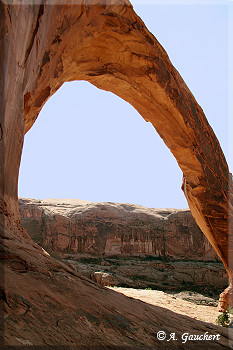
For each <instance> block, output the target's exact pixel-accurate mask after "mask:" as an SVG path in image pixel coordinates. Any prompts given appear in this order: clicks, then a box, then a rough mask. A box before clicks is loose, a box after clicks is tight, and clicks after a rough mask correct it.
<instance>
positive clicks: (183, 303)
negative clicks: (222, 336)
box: [109, 287, 221, 324]
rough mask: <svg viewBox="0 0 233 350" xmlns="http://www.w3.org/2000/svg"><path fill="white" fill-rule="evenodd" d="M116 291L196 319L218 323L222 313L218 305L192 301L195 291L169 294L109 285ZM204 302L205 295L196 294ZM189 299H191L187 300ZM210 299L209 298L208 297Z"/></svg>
mask: <svg viewBox="0 0 233 350" xmlns="http://www.w3.org/2000/svg"><path fill="white" fill-rule="evenodd" d="M109 289H112V290H114V291H116V292H119V293H122V294H124V295H126V296H128V297H130V298H134V299H139V300H142V301H144V302H145V303H147V304H151V305H156V306H160V307H164V308H166V309H168V310H171V311H174V312H176V313H178V314H180V315H186V316H189V317H192V318H194V319H197V320H200V321H204V322H209V323H213V324H216V320H217V318H218V316H219V315H220V314H221V313H220V312H219V311H218V308H217V307H214V306H206V305H198V304H196V303H194V302H191V300H192V299H193V298H195V293H187V292H186V293H184V292H183V293H179V294H174V295H172V294H168V293H164V292H162V291H158V290H144V289H133V288H121V287H117V288H116V287H114V288H113V287H109ZM198 298H199V299H200V302H201V301H202V302H203V297H202V296H200V295H198V294H196V299H198ZM185 299H189V301H187V300H185ZM206 299H208V298H206Z"/></svg>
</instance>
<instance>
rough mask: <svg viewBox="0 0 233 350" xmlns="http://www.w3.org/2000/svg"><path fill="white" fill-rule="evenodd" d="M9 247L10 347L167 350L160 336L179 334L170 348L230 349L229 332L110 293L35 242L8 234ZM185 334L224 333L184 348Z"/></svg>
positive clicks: (5, 289) (5, 295) (6, 301)
mask: <svg viewBox="0 0 233 350" xmlns="http://www.w3.org/2000/svg"><path fill="white" fill-rule="evenodd" d="M4 243H5V246H4V248H5V249H4V255H2V258H4V259H5V262H4V264H3V270H4V276H5V277H4V286H3V285H1V296H2V302H3V307H4V333H3V335H4V344H5V346H6V345H11V346H17V345H18V346H20V345H21V346H22V345H34V346H35V345H37V346H41V348H43V349H46V346H48V345H50V346H55V345H58V346H61V345H62V346H68V345H69V346H74V348H75V349H79V347H80V348H81V346H82V345H83V346H86V347H88V349H96V348H98V346H99V347H100V348H101V349H105V348H106V349H107V348H111V349H119V350H120V349H126V348H127V349H154V348H156V349H157V348H162V349H166V348H167V347H166V346H167V345H166V344H164V343H163V344H162V343H161V341H160V340H158V339H157V332H159V331H163V332H166V334H167V335H170V333H172V332H175V333H176V337H177V339H178V340H177V341H171V342H170V343H169V349H197V347H198V349H206V350H207V349H208V350H209V349H226V348H230V341H231V340H230V333H229V331H228V330H227V329H224V328H222V327H219V326H214V325H212V324H210V323H204V322H201V321H197V320H194V319H192V318H189V317H185V316H182V315H179V314H176V313H174V312H171V311H169V310H167V309H165V308H163V307H158V306H153V305H150V304H148V303H145V302H141V301H137V300H134V299H130V298H127V297H126V296H124V295H122V294H119V293H117V292H115V291H113V290H108V289H107V288H105V287H102V286H100V285H98V284H96V283H94V282H92V281H90V280H88V279H85V278H84V277H81V276H79V275H78V274H77V273H76V272H75V271H74V270H72V269H70V268H68V267H67V266H66V265H65V264H62V263H60V262H58V261H56V260H54V259H52V258H51V257H49V256H48V255H47V254H46V253H45V252H44V251H43V250H42V249H41V248H40V247H38V246H36V245H35V244H33V243H32V242H31V241H28V240H26V239H24V240H21V241H19V240H17V239H16V238H15V235H14V233H11V232H8V235H7V239H6V240H4ZM1 266H2V264H1ZM1 282H2V281H1ZM185 332H186V333H189V334H204V333H205V332H208V334H211V335H216V336H217V335H218V334H219V340H213V341H212V340H208V341H207V340H206V341H190V342H188V344H187V343H182V334H183V333H185ZM3 349H4V347H3Z"/></svg>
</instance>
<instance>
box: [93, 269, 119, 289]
mask: <svg viewBox="0 0 233 350" xmlns="http://www.w3.org/2000/svg"><path fill="white" fill-rule="evenodd" d="M91 279H92V280H93V281H95V282H97V283H99V284H101V285H102V286H110V287H113V286H117V285H118V284H119V282H118V280H117V279H116V277H114V276H113V275H111V274H110V273H106V272H102V271H96V272H93V273H92V274H91Z"/></svg>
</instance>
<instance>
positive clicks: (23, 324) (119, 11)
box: [0, 0, 233, 349]
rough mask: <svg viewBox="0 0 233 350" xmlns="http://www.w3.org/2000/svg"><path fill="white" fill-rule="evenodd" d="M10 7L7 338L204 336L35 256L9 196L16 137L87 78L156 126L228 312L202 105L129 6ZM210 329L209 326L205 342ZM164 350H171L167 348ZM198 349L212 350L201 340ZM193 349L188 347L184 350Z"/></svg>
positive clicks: (5, 69) (5, 61) (0, 182)
mask: <svg viewBox="0 0 233 350" xmlns="http://www.w3.org/2000/svg"><path fill="white" fill-rule="evenodd" d="M13 3H14V5H12V3H11V4H9V3H8V2H6V1H4V2H3V1H2V0H1V1H0V89H1V95H0V148H1V152H0V157H1V159H0V209H1V222H0V224H1V237H2V242H1V243H2V246H3V247H4V248H2V250H1V252H2V258H3V260H4V261H5V267H4V271H5V274H4V278H5V279H4V284H3V282H2V283H1V295H2V297H3V300H4V306H5V311H6V314H5V322H6V327H5V339H7V342H8V343H10V344H12V343H14V342H16V338H17V339H20V335H21V337H22V335H23V337H24V339H23V340H22V339H21V342H22V341H25V342H27V341H28V342H32V338H33V335H34V338H33V339H34V343H35V344H38V343H40V344H41V342H43V344H44V343H46V344H51V343H56V344H58V343H59V344H69V345H71V344H72V343H75V342H76V343H78V344H84V345H88V344H93V340H96V342H97V344H99V345H101V346H102V345H106V344H109V342H111V341H112V339H114V344H117V345H119V344H121V345H122V344H126V345H128V344H132V343H133V344H140V346H139V347H140V349H141V345H142V343H143V344H147V345H151V344H152V345H153V346H154V344H157V340H155V338H156V337H155V334H156V332H157V331H158V330H160V329H161V325H163V327H164V328H166V330H167V331H170V330H171V331H174V327H175V330H177V334H180V333H181V329H182V331H183V330H184V329H187V331H190V332H191V331H192V330H193V329H198V328H199V329H201V330H202V331H203V330H207V329H208V331H209V330H210V328H207V326H206V325H203V324H201V325H200V323H199V322H194V321H192V320H191V321H190V320H189V319H185V321H184V318H182V317H180V316H177V315H174V314H170V315H169V316H167V315H166V317H165V316H164V314H163V313H161V312H160V311H161V310H159V309H158V308H156V309H153V310H152V309H151V307H147V306H144V305H141V303H136V304H135V302H132V301H126V299H125V297H123V296H122V297H121V299H116V297H115V294H112V292H109V291H106V290H104V289H100V287H97V286H96V285H95V284H91V283H90V282H89V281H85V280H83V279H82V278H80V277H79V276H77V275H76V274H73V272H71V271H68V270H67V269H66V268H65V267H63V265H62V264H60V263H58V262H54V261H53V260H52V259H51V258H50V257H47V256H46V255H44V253H43V252H42V251H41V248H38V247H37V246H36V245H34V244H33V242H32V241H31V240H30V239H29V237H28V235H27V234H26V232H25V230H23V228H22V226H21V225H20V217H19V211H18V195H17V188H18V185H17V184H18V171H19V165H20V158H21V153H22V146H23V140H24V134H25V132H27V130H29V129H30V127H31V126H32V125H33V123H34V122H35V120H36V118H37V116H38V114H39V112H40V110H41V108H42V107H43V105H44V103H45V102H46V100H47V99H48V98H49V97H50V96H51V95H52V94H53V93H54V92H55V91H56V90H57V89H58V88H59V87H60V86H61V85H62V84H63V83H64V82H66V81H71V80H87V81H89V82H90V83H92V84H94V85H95V86H97V87H99V88H101V89H104V90H108V91H111V92H113V93H115V94H117V95H118V96H120V97H121V98H123V99H124V100H126V101H127V102H129V103H130V104H131V105H132V106H134V108H136V109H137V110H138V112H139V113H140V114H141V115H142V117H143V118H145V120H147V121H149V122H151V123H152V124H153V125H154V127H155V129H156V130H157V132H158V133H159V135H160V136H161V137H162V139H163V140H164V142H165V144H166V145H167V146H168V147H169V149H170V150H171V152H172V154H173V155H174V157H175V158H176V159H177V162H178V164H179V166H180V168H181V170H182V171H183V174H184V179H183V186H182V188H183V191H184V193H185V196H186V198H187V201H188V204H189V207H190V209H191V212H192V215H193V216H194V218H195V219H196V221H197V223H198V225H199V226H200V228H201V230H202V231H203V233H204V234H205V235H206V237H207V238H208V240H209V241H210V243H211V244H212V246H213V248H214V249H215V251H216V252H217V254H218V255H219V257H220V258H221V259H222V261H223V263H224V265H225V267H226V270H227V272H228V274H229V278H230V287H229V289H228V290H227V291H226V293H225V294H224V295H222V298H221V303H222V306H223V307H225V306H226V305H227V304H228V305H233V294H232V290H233V288H232V276H233V267H232V265H233V264H232V250H233V247H232V245H233V234H232V232H233V230H232V224H233V220H232V214H233V196H232V194H233V183H232V176H231V174H229V169H228V166H227V163H226V160H225V157H224V155H223V152H222V150H221V148H220V145H219V143H218V140H217V138H216V136H215V135H214V132H213V130H212V128H211V127H210V125H209V124H208V121H207V119H206V117H205V115H204V113H203V111H202V109H201V107H200V106H199V105H198V103H197V102H196V100H195V98H194V96H193V95H192V93H191V92H190V90H189V89H188V87H187V86H186V84H185V83H184V81H183V80H182V78H181V77H180V75H179V73H178V72H177V71H176V69H175V68H174V67H173V66H172V64H171V62H170V60H169V58H168V56H167V54H166V52H165V51H164V49H163V48H162V46H161V45H160V44H159V43H158V41H157V40H156V38H155V37H154V36H153V35H152V34H151V33H150V32H149V31H148V29H147V28H146V26H145V24H144V23H143V21H142V20H141V19H140V18H139V17H138V16H137V15H136V14H135V12H134V10H133V7H132V6H131V4H130V2H129V1H127V0H125V1H124V0H117V1H114V0H113V1H110V2H109V1H103V2H102V1H101V2H100V3H98V1H95V4H96V5H93V4H92V1H81V2H79V3H78V4H74V2H72V4H71V3H69V4H67V5H54V6H53V5H51V3H50V4H48V3H47V2H46V0H45V1H42V0H38V1H37V2H36V5H33V4H32V3H30V2H25V4H24V5H16V4H15V3H16V2H13ZM64 122H65V120H64ZM61 286H62V287H63V288H64V289H63V291H62V290H61V288H62V287H61ZM116 304H117V307H115V308H113V305H116ZM139 304H140V305H139ZM145 314H147V316H145ZM51 315H52V316H51ZM142 315H143V316H142ZM100 316H101V317H103V318H102V319H103V320H104V321H103V322H99V317H100ZM142 318H143V322H139V321H138V320H141V319H142ZM87 329H89V330H91V331H88V332H87ZM77 330H78V331H77ZM218 330H219V328H217V327H215V328H211V331H213V333H214V332H215V333H216V332H218ZM103 334H104V336H103ZM145 334H146V335H145ZM221 334H222V337H221V340H220V342H215V343H213V345H212V344H211V348H212V349H214V348H223V346H224V342H225V346H226V332H225V331H224V330H221ZM30 337H31V338H30ZM30 339H31V340H30ZM142 339H143V340H142ZM21 344H22V343H21ZM28 344H29V343H28ZM177 344H178V343H177ZM198 346H199V344H198ZM170 347H171V348H172V347H174V348H177V347H178V345H176V344H175V342H173V343H172V344H170ZM201 347H202V348H209V343H208V344H206V343H204V342H203V343H201V344H200V346H199V348H201ZM102 348H103V346H102ZM134 348H135V347H134ZM180 348H182V345H181V347H180ZM191 348H196V344H191V343H190V349H191Z"/></svg>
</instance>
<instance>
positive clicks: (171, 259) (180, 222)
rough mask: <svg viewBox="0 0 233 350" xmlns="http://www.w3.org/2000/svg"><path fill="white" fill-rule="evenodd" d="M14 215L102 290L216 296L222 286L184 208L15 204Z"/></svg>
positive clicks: (218, 267)
mask: <svg viewBox="0 0 233 350" xmlns="http://www.w3.org/2000/svg"><path fill="white" fill-rule="evenodd" d="M19 212H20V216H21V223H22V225H23V226H24V228H25V229H26V231H27V233H28V234H29V236H30V237H31V238H32V239H33V240H34V241H35V242H36V243H38V244H40V245H41V246H42V247H43V248H44V249H45V250H46V251H47V252H49V253H51V254H52V255H54V256H56V257H57V258H59V259H62V258H63V259H64V260H63V261H64V262H66V263H67V262H68V263H69V264H71V266H73V267H74V268H75V270H77V271H78V272H79V273H80V274H81V275H83V276H86V277H88V278H90V277H91V278H92V279H93V280H94V281H96V282H98V283H101V284H102V285H111V286H112V285H124V286H128V287H137V288H147V287H153V288H156V289H160V290H164V289H165V290H169V289H170V290H171V289H172V290H173V289H176V290H180V289H182V288H183V289H187V288H194V289H198V288H199V289H203V288H205V289H206V291H213V292H215V294H216V292H217V291H219V292H221V291H222V290H223V289H224V288H226V286H227V283H228V278H227V274H226V272H225V269H224V267H223V265H222V264H220V263H219V259H218V257H217V255H216V253H215V251H214V250H213V248H212V246H211V245H210V243H209V242H208V240H207V238H206V237H205V236H204V235H203V233H202V232H201V231H200V229H199V228H198V226H197V224H196V223H195V220H194V219H193V217H192V215H191V212H190V210H177V209H151V208H145V207H142V206H140V205H133V204H119V203H109V202H108V203H91V202H87V201H81V200H73V199H72V200H67V199H63V200H58V199H50V200H35V199H22V198H20V199H19ZM210 260H211V262H210ZM216 260H218V262H216V263H215V261H216ZM208 261H209V262H208ZM111 273H113V274H114V276H115V277H116V278H115V277H114V276H112V274H111Z"/></svg>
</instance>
